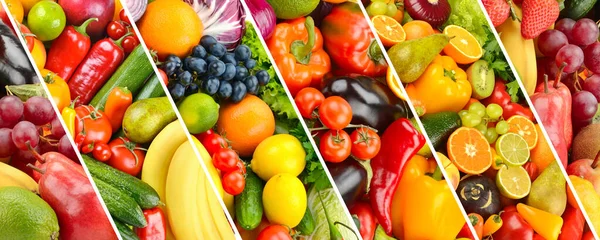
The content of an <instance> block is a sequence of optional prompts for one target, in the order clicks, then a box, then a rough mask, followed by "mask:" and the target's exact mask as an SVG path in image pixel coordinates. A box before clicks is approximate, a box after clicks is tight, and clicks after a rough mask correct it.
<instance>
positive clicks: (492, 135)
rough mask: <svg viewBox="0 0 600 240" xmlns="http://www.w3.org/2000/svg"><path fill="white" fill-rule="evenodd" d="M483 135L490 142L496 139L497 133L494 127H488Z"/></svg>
mask: <svg viewBox="0 0 600 240" xmlns="http://www.w3.org/2000/svg"><path fill="white" fill-rule="evenodd" d="M483 136H485V139H487V141H488V142H489V143H490V144H492V143H495V142H496V139H498V133H496V128H494V127H491V128H488V130H487V132H485V134H484V135H483Z"/></svg>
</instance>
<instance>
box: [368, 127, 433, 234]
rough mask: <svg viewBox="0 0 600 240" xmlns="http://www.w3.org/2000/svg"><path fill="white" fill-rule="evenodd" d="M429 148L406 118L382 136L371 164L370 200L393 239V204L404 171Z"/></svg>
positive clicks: (381, 222) (384, 227)
mask: <svg viewBox="0 0 600 240" xmlns="http://www.w3.org/2000/svg"><path fill="white" fill-rule="evenodd" d="M423 144H425V138H424V137H423V135H421V134H420V133H419V132H418V131H417V130H416V129H415V128H414V127H413V126H412V124H411V123H410V120H408V119H406V118H400V119H398V120H396V121H394V122H393V123H392V124H391V125H390V126H388V128H387V129H386V130H385V132H384V133H383V135H382V136H381V149H380V150H379V153H378V154H377V156H375V157H374V158H373V159H372V160H371V168H372V169H373V178H372V179H371V189H370V190H369V197H370V200H371V206H372V207H373V212H374V213H375V216H377V220H378V222H379V224H381V226H382V227H383V230H385V232H386V233H387V234H388V235H392V221H391V219H392V216H391V205H392V204H391V202H392V198H393V196H394V192H395V191H396V187H397V186H398V182H399V180H400V178H402V170H403V169H404V166H405V165H406V162H408V160H410V159H411V158H412V157H413V156H414V155H415V154H416V153H417V152H418V151H419V149H421V147H423Z"/></svg>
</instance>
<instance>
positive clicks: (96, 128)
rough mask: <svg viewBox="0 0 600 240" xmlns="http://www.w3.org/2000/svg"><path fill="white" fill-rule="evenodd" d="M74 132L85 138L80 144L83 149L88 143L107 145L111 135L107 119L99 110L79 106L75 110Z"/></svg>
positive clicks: (110, 127)
mask: <svg viewBox="0 0 600 240" xmlns="http://www.w3.org/2000/svg"><path fill="white" fill-rule="evenodd" d="M75 112H76V113H77V117H76V118H75V132H76V133H77V134H82V135H84V136H85V138H84V140H83V141H82V142H81V146H82V147H84V146H85V145H88V144H90V143H108V141H110V137H111V135H112V126H111V125H110V121H109V120H108V117H106V115H105V114H104V112H102V111H101V110H97V109H95V108H94V107H92V106H86V105H83V106H79V107H76V108H75Z"/></svg>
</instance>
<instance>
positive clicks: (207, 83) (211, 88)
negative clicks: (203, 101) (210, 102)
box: [202, 77, 221, 96]
mask: <svg viewBox="0 0 600 240" xmlns="http://www.w3.org/2000/svg"><path fill="white" fill-rule="evenodd" d="M220 83H221V82H220V81H219V79H218V78H216V77H210V78H208V79H206V80H204V81H203V82H202V90H204V92H205V93H206V94H208V95H211V96H212V95H214V94H215V93H217V91H219V85H220Z"/></svg>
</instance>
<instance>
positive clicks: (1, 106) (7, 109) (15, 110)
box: [0, 96, 24, 127]
mask: <svg viewBox="0 0 600 240" xmlns="http://www.w3.org/2000/svg"><path fill="white" fill-rule="evenodd" d="M23 108H24V106H23V102H21V99H19V98H18V97H15V96H5V97H3V98H2V99H0V119H1V120H2V122H3V123H2V124H0V125H2V126H6V127H8V126H14V125H15V124H16V123H17V122H19V121H20V120H21V117H22V116H23Z"/></svg>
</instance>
